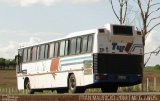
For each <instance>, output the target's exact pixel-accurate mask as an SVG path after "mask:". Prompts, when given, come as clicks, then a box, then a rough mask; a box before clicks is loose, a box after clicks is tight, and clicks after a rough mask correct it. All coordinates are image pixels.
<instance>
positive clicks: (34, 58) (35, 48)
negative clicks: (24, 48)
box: [32, 46, 37, 61]
mask: <svg viewBox="0 0 160 101" xmlns="http://www.w3.org/2000/svg"><path fill="white" fill-rule="evenodd" d="M36 54H37V47H36V46H35V47H33V50H32V61H36V58H37V57H36Z"/></svg>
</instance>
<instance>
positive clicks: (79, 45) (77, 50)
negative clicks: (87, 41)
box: [76, 37, 81, 54]
mask: <svg viewBox="0 0 160 101" xmlns="http://www.w3.org/2000/svg"><path fill="white" fill-rule="evenodd" d="M76 46H77V47H76V54H80V52H81V38H80V37H78V38H77V45H76Z"/></svg>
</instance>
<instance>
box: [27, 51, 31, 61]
mask: <svg viewBox="0 0 160 101" xmlns="http://www.w3.org/2000/svg"><path fill="white" fill-rule="evenodd" d="M27 55H28V56H27V62H29V61H30V58H31V48H28V53H27Z"/></svg>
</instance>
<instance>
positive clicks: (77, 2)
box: [71, 0, 102, 4]
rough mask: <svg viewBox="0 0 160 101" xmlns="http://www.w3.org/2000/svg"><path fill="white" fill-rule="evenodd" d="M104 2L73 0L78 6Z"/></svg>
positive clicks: (97, 0)
mask: <svg viewBox="0 0 160 101" xmlns="http://www.w3.org/2000/svg"><path fill="white" fill-rule="evenodd" d="M99 1H102V0H71V2H73V3H76V4H86V3H97V2H99Z"/></svg>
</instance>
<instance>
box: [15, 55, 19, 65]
mask: <svg viewBox="0 0 160 101" xmlns="http://www.w3.org/2000/svg"><path fill="white" fill-rule="evenodd" d="M15 61H16V64H17V65H18V64H19V55H16V56H15Z"/></svg>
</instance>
